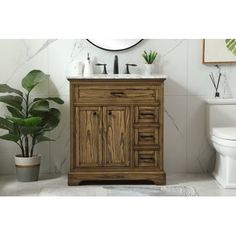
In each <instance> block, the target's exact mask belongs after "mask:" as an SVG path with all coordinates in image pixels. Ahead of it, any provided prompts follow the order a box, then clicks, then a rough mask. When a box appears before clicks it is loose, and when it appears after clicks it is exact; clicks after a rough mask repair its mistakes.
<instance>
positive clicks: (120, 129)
mask: <svg viewBox="0 0 236 236" xmlns="http://www.w3.org/2000/svg"><path fill="white" fill-rule="evenodd" d="M103 125H104V145H103V150H104V157H105V166H110V167H116V166H118V167H125V166H129V165H130V108H129V107H116V106H114V107H104V108H103Z"/></svg>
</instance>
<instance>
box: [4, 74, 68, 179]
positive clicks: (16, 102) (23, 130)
mask: <svg viewBox="0 0 236 236" xmlns="http://www.w3.org/2000/svg"><path fill="white" fill-rule="evenodd" d="M47 79H49V75H47V74H45V73H44V72H42V71H40V70H32V71H30V72H29V73H28V74H27V75H26V76H25V77H24V78H23V79H22V81H21V85H22V87H23V88H24V89H25V91H24V92H22V91H20V90H17V89H14V88H12V87H10V86H8V85H7V84H0V93H10V94H8V95H4V96H1V97H0V102H3V103H5V104H6V108H7V110H8V112H9V114H8V115H6V116H5V117H0V128H1V129H4V130H6V131H7V133H6V134H4V135H2V136H0V139H4V140H8V141H12V142H14V143H16V145H18V146H19V148H20V150H21V153H20V154H17V155H15V165H16V175H17V179H18V180H19V181H24V182H26V181H37V180H38V176H39V167H40V158H41V156H40V155H39V154H36V153H35V145H36V144H38V143H41V142H44V141H53V140H52V139H50V138H49V137H47V136H45V133H46V132H48V131H51V130H53V129H54V128H55V127H57V125H58V124H59V121H60V111H59V110H58V109H56V108H53V107H51V102H54V103H57V104H63V103H64V101H63V100H62V99H60V98H58V97H48V98H34V99H32V98H31V96H30V95H31V91H32V90H33V89H34V88H35V87H36V86H37V85H38V84H39V83H41V82H42V81H44V80H47ZM11 94H14V95H11Z"/></svg>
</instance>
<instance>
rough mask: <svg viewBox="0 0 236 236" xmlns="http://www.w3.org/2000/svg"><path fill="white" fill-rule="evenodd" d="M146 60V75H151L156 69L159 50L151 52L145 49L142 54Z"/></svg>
mask: <svg viewBox="0 0 236 236" xmlns="http://www.w3.org/2000/svg"><path fill="white" fill-rule="evenodd" d="M142 56H143V58H144V60H145V62H146V63H145V74H146V75H151V74H152V73H153V70H154V61H155V59H156V57H157V52H155V51H150V52H149V53H147V52H146V51H144V53H143V54H142Z"/></svg>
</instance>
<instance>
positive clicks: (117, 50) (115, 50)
mask: <svg viewBox="0 0 236 236" xmlns="http://www.w3.org/2000/svg"><path fill="white" fill-rule="evenodd" d="M86 40H87V41H88V42H89V43H91V44H92V45H93V46H95V47H97V48H100V49H102V50H105V51H109V52H120V51H124V50H128V49H130V48H133V47H135V46H136V45H137V44H139V43H140V42H142V41H143V39H140V40H139V41H138V42H137V43H135V44H134V45H132V46H130V47H127V48H123V49H107V48H103V47H100V46H97V45H96V44H94V43H93V42H91V41H90V40H89V39H86Z"/></svg>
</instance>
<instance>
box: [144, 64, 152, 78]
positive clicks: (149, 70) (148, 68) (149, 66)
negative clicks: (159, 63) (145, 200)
mask: <svg viewBox="0 0 236 236" xmlns="http://www.w3.org/2000/svg"><path fill="white" fill-rule="evenodd" d="M153 71H154V64H145V75H151V74H153Z"/></svg>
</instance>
